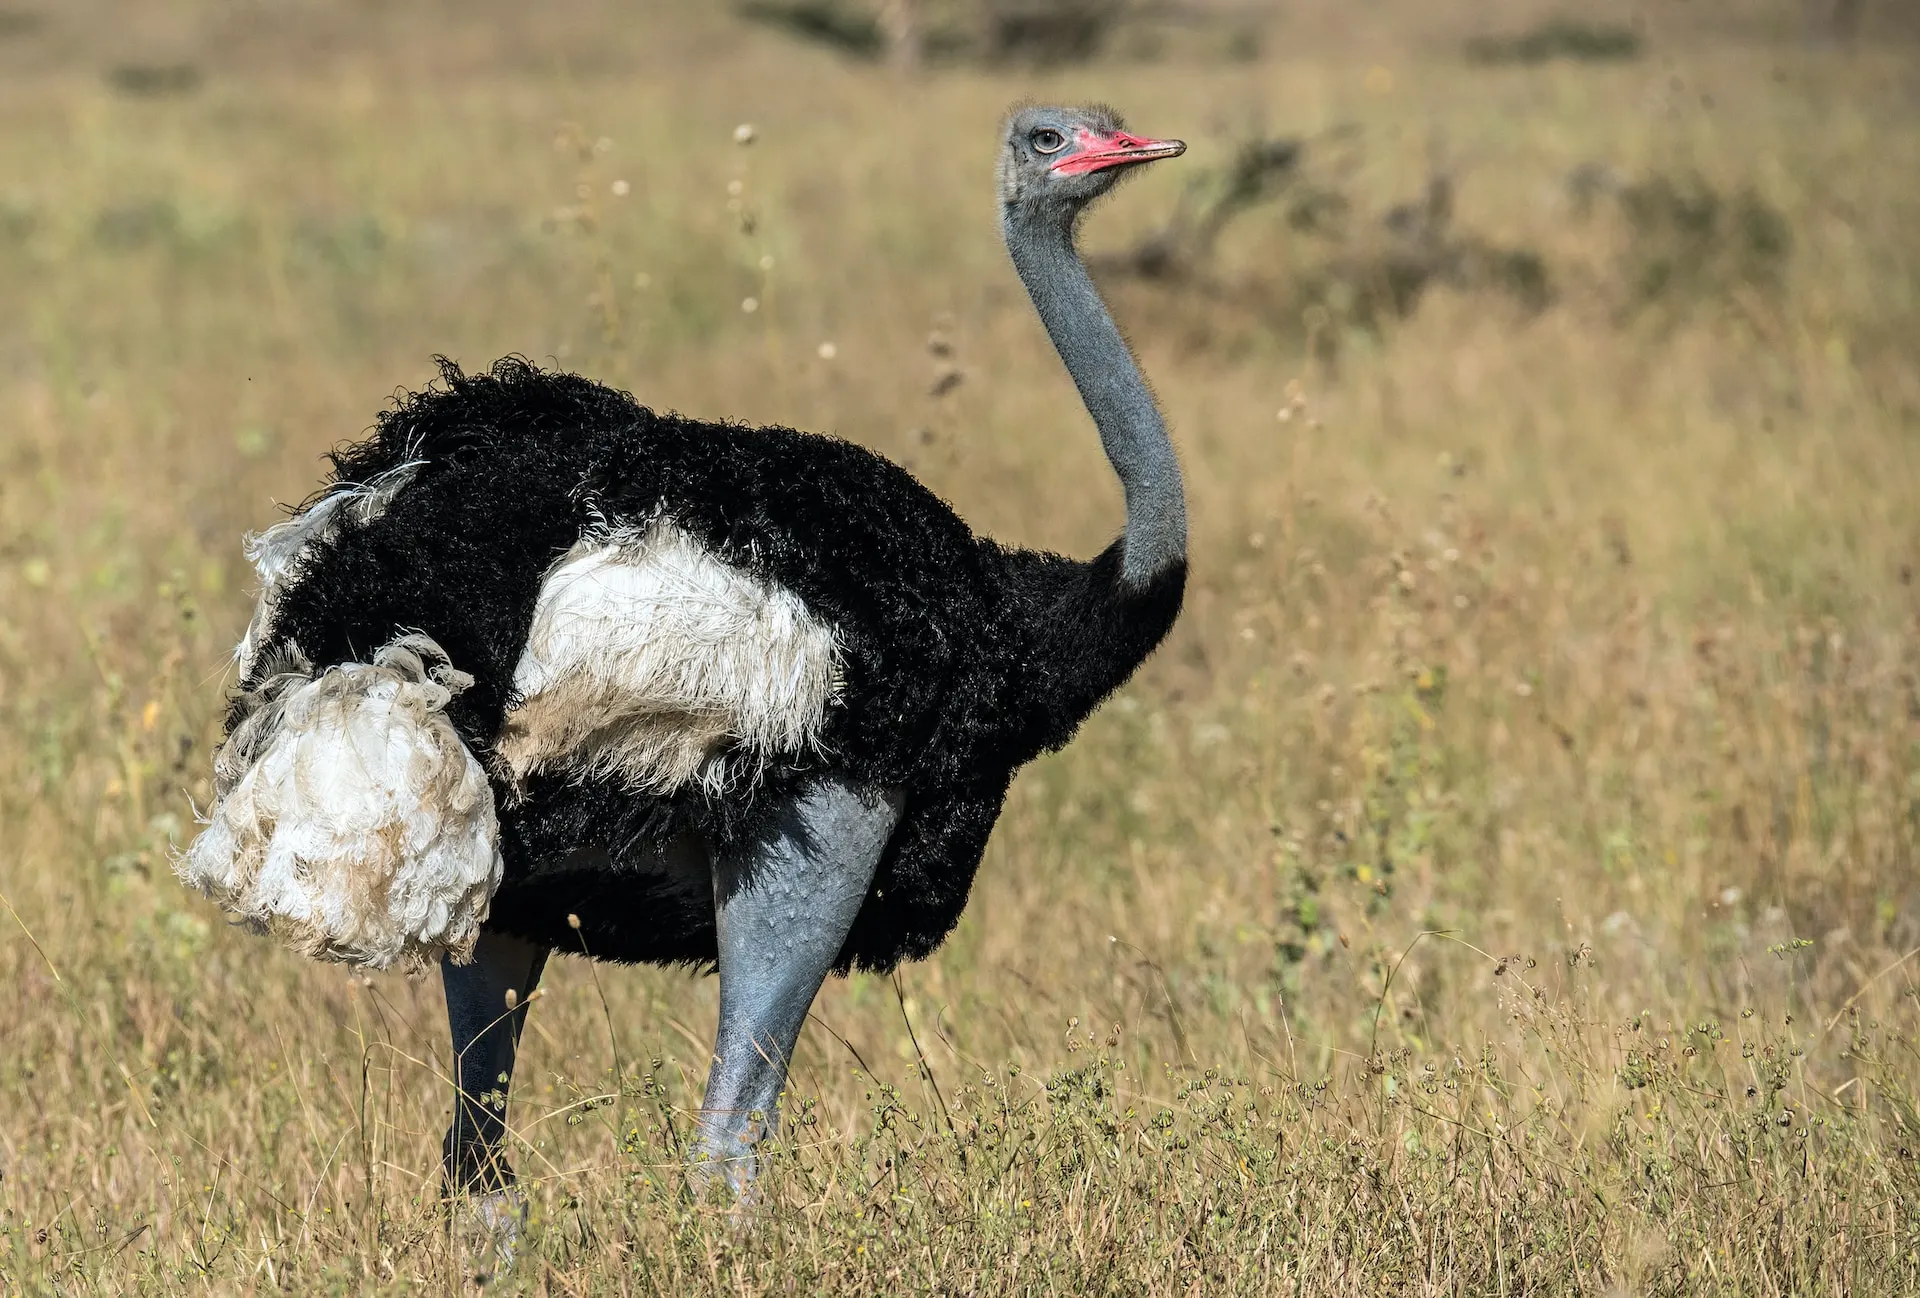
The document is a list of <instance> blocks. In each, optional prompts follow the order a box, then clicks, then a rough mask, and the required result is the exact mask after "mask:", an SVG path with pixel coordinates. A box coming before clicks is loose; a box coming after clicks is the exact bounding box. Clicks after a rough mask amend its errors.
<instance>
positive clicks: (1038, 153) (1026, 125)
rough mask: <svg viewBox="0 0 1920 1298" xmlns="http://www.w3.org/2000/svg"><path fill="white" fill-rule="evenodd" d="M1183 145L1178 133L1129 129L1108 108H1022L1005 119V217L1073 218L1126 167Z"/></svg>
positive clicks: (1175, 152)
mask: <svg viewBox="0 0 1920 1298" xmlns="http://www.w3.org/2000/svg"><path fill="white" fill-rule="evenodd" d="M1186 151H1187V146H1186V145H1185V144H1183V143H1181V142H1180V141H1179V140H1152V139H1148V138H1146V137H1145V136H1140V135H1129V134H1128V133H1127V131H1126V129H1125V127H1124V126H1123V125H1122V124H1121V121H1120V115H1119V114H1118V113H1116V112H1114V111H1113V110H1112V109H1111V108H1106V107H1098V106H1096V107H1092V108H1045V107H1033V108H1022V109H1020V110H1019V111H1017V112H1015V113H1014V114H1013V115H1012V116H1011V117H1009V118H1008V119H1007V129H1006V140H1005V143H1004V144H1003V145H1002V147H1001V150H1000V202H1001V204H1002V206H1003V208H1004V209H1005V212H1006V216H1007V217H1008V218H1009V219H1016V218H1024V219H1027V220H1031V219H1036V218H1038V219H1042V220H1046V221H1047V222H1048V223H1053V222H1058V223H1059V224H1062V225H1066V224H1071V223H1072V221H1073V219H1074V217H1075V216H1077V215H1078V214H1079V212H1080V210H1081V209H1082V208H1084V207H1085V206H1086V205H1087V204H1088V203H1090V202H1092V201H1093V200H1094V199H1096V198H1098V197H1100V195H1102V194H1104V193H1106V192H1107V191H1108V190H1109V189H1112V188H1113V186H1114V182H1115V181H1117V180H1118V179H1119V178H1120V176H1121V174H1122V173H1123V172H1125V171H1127V170H1128V169H1129V168H1131V167H1134V166H1137V165H1139V164H1140V163H1143V162H1153V161H1155V160H1156V159H1159V158H1175V157H1178V156H1180V155H1181V154H1182V153H1185V152H1186Z"/></svg>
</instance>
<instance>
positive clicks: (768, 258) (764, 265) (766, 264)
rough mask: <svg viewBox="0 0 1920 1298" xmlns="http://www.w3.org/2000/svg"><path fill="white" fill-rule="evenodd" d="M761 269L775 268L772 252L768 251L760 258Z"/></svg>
mask: <svg viewBox="0 0 1920 1298" xmlns="http://www.w3.org/2000/svg"><path fill="white" fill-rule="evenodd" d="M760 269H761V270H772V269H773V254H772V253H767V254H766V255H765V256H763V257H761V258H760Z"/></svg>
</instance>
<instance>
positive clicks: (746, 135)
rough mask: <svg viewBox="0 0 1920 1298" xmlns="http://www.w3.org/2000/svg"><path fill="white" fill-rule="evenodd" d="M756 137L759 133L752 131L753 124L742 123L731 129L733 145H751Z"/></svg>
mask: <svg viewBox="0 0 1920 1298" xmlns="http://www.w3.org/2000/svg"><path fill="white" fill-rule="evenodd" d="M758 135H759V132H758V131H755V130H754V129H753V123H751V122H742V123H740V125H738V126H736V127H734V128H733V142H734V143H735V144H752V143H753V141H754V139H755V138H756V137H757V136H758Z"/></svg>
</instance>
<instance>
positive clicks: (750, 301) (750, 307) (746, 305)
mask: <svg viewBox="0 0 1920 1298" xmlns="http://www.w3.org/2000/svg"><path fill="white" fill-rule="evenodd" d="M740 309H741V310H742V311H745V312H746V313H747V314H748V315H752V314H753V313H754V312H755V311H758V310H759V309H760V299H759V298H757V297H748V298H742V299H740Z"/></svg>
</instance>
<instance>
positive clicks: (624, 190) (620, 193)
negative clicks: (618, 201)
mask: <svg viewBox="0 0 1920 1298" xmlns="http://www.w3.org/2000/svg"><path fill="white" fill-rule="evenodd" d="M632 192H633V186H632V185H629V184H628V183H627V182H626V181H624V180H616V181H614V182H613V196H614V197H615V198H625V197H626V196H627V195H628V194H631V193H632Z"/></svg>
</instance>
